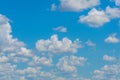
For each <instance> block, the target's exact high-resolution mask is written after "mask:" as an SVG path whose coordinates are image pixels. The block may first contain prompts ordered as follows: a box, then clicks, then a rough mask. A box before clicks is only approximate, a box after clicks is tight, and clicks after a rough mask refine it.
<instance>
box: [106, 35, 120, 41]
mask: <svg viewBox="0 0 120 80" xmlns="http://www.w3.org/2000/svg"><path fill="white" fill-rule="evenodd" d="M104 41H105V42H107V43H118V42H119V41H120V40H119V39H118V38H116V34H112V35H110V36H109V37H107V38H106V39H105V40H104Z"/></svg>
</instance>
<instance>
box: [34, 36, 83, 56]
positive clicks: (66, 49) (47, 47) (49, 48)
mask: <svg viewBox="0 0 120 80" xmlns="http://www.w3.org/2000/svg"><path fill="white" fill-rule="evenodd" d="M81 47H82V45H81V44H80V41H79V39H76V40H75V41H73V42H72V41H71V40H70V39H68V38H66V37H65V38H63V39H62V40H58V36H57V35H52V36H51V38H50V39H47V40H43V39H41V40H38V41H37V43H36V48H37V50H38V51H39V52H49V53H57V54H58V53H76V52H77V49H78V48H81Z"/></svg>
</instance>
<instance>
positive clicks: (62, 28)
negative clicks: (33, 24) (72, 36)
mask: <svg viewBox="0 0 120 80" xmlns="http://www.w3.org/2000/svg"><path fill="white" fill-rule="evenodd" d="M53 30H54V31H59V32H64V33H65V32H67V28H66V27H64V26H59V27H56V28H53Z"/></svg>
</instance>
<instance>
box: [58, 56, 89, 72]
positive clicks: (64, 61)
mask: <svg viewBox="0 0 120 80" xmlns="http://www.w3.org/2000/svg"><path fill="white" fill-rule="evenodd" d="M86 60H87V59H86V58H84V57H76V56H70V57H68V56H65V57H63V58H61V59H59V62H58V63H57V67H58V69H59V70H61V71H64V72H76V71H77V68H76V66H83V65H84V64H85V62H86Z"/></svg>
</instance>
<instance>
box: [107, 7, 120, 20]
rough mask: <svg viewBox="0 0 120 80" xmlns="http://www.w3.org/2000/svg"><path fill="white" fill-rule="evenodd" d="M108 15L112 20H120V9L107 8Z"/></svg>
mask: <svg viewBox="0 0 120 80" xmlns="http://www.w3.org/2000/svg"><path fill="white" fill-rule="evenodd" d="M106 14H107V15H108V16H109V17H110V18H120V9H119V8H111V7H109V6H108V7H107V8H106Z"/></svg>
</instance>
